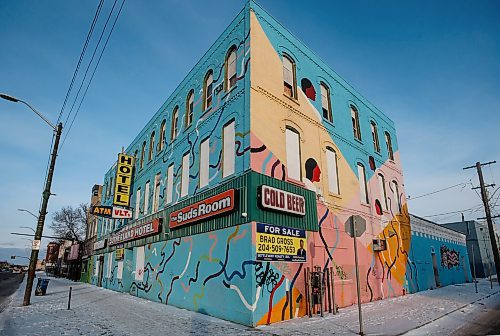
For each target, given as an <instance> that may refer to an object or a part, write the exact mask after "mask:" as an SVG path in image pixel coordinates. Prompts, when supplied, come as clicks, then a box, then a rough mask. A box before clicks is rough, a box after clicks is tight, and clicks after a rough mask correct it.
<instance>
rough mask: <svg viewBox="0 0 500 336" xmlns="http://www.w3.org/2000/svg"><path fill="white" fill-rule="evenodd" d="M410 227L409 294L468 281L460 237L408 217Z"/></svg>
mask: <svg viewBox="0 0 500 336" xmlns="http://www.w3.org/2000/svg"><path fill="white" fill-rule="evenodd" d="M410 223H411V249H410V255H409V259H408V262H409V264H410V265H411V266H410V268H411V276H410V277H407V280H408V282H409V290H410V291H411V292H418V291H421V290H426V289H434V288H437V287H442V286H447V285H452V284H457V283H463V282H469V281H471V280H472V275H471V271H470V267H469V257H468V255H467V248H466V243H465V235H464V234H462V233H460V232H457V231H454V230H451V229H448V228H445V227H443V226H441V225H440V224H437V223H434V222H431V221H429V220H426V219H424V218H421V217H418V216H415V215H412V214H410Z"/></svg>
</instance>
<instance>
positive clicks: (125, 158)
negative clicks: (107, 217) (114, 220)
mask: <svg viewBox="0 0 500 336" xmlns="http://www.w3.org/2000/svg"><path fill="white" fill-rule="evenodd" d="M133 167H134V157H133V156H130V155H127V154H123V153H120V154H118V165H117V167H116V184H115V197H114V199H113V204H115V205H121V206H124V207H128V206H129V205H130V184H131V183H132V168H133Z"/></svg>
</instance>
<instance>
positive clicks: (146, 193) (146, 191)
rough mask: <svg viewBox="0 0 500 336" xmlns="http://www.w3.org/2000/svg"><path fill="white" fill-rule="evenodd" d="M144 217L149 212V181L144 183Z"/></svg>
mask: <svg viewBox="0 0 500 336" xmlns="http://www.w3.org/2000/svg"><path fill="white" fill-rule="evenodd" d="M143 212H144V215H147V214H148V212H149V181H148V182H146V185H145V187H144V209H143Z"/></svg>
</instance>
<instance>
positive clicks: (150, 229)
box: [108, 218, 160, 246]
mask: <svg viewBox="0 0 500 336" xmlns="http://www.w3.org/2000/svg"><path fill="white" fill-rule="evenodd" d="M158 232H160V219H159V218H155V219H153V221H152V222H149V223H144V224H140V225H136V226H133V227H131V228H128V229H123V230H121V231H118V232H117V233H115V234H113V235H111V236H110V237H109V239H108V246H113V245H118V244H121V243H125V242H128V241H131V240H135V239H139V238H144V237H147V236H151V235H153V234H155V233H158Z"/></svg>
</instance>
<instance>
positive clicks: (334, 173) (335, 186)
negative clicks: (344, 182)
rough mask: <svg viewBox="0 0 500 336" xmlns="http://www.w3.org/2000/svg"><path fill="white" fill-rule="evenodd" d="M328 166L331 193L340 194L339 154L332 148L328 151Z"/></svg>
mask: <svg viewBox="0 0 500 336" xmlns="http://www.w3.org/2000/svg"><path fill="white" fill-rule="evenodd" d="M326 166H327V169H328V189H329V190H330V192H331V193H334V194H339V193H340V192H339V178H338V167H337V153H336V152H335V151H334V150H333V149H332V148H327V149H326Z"/></svg>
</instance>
